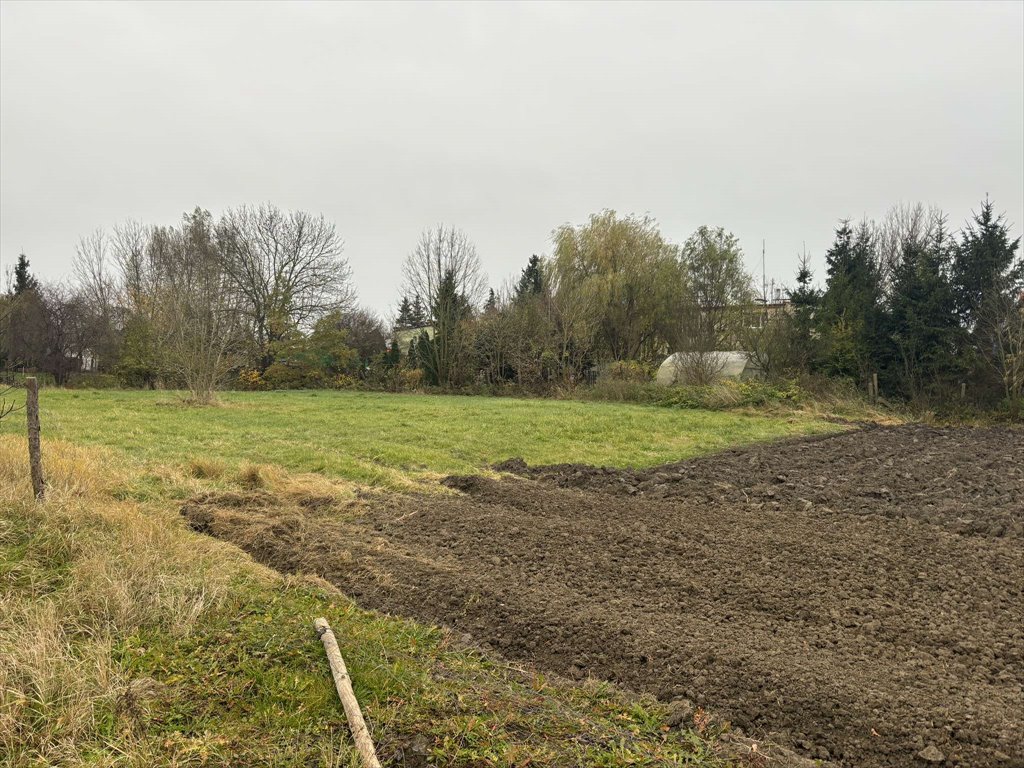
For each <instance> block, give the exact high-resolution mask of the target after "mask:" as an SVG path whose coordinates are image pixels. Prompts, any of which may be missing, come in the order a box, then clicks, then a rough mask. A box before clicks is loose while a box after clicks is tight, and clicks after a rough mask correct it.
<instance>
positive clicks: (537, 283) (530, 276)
mask: <svg viewBox="0 0 1024 768" xmlns="http://www.w3.org/2000/svg"><path fill="white" fill-rule="evenodd" d="M543 288H544V273H543V271H542V266H541V261H540V256H538V255H537V254H534V255H533V256H531V257H530V260H529V261H528V262H527V263H526V266H525V267H524V268H523V271H522V273H521V274H520V275H519V282H518V283H516V298H517V299H522V298H525V297H527V296H535V295H537V294H538V293H540V292H541V291H542V290H543Z"/></svg>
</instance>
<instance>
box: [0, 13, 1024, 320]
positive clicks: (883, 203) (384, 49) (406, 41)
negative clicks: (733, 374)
mask: <svg viewBox="0 0 1024 768" xmlns="http://www.w3.org/2000/svg"><path fill="white" fill-rule="evenodd" d="M0 28H2V50H0V59H2V60H0V174H2V179H0V259H2V261H3V264H4V265H9V264H10V263H11V262H12V261H13V260H14V258H16V256H17V253H18V252H19V251H20V250H22V249H24V251H25V252H26V253H27V254H28V256H29V258H30V259H31V260H32V264H33V267H35V268H36V270H37V271H38V272H39V273H40V274H41V275H43V276H44V277H46V278H51V279H57V278H60V277H61V276H63V275H65V274H66V273H67V270H68V269H69V266H70V262H71V258H72V254H73V250H74V245H75V242H76V241H77V239H78V237H79V236H80V235H83V234H86V233H88V232H90V231H91V230H93V229H95V228H96V227H99V226H103V227H110V226H111V225H113V224H115V223H118V222H120V221H123V220H124V219H126V218H137V219H142V220H144V221H147V222H151V223H173V222H174V221H176V220H177V219H178V217H179V216H180V215H181V213H182V212H183V211H185V210H189V209H191V208H193V207H194V206H196V205H201V206H203V207H205V208H209V209H210V210H211V211H213V212H215V213H216V212H219V211H220V210H222V209H223V208H225V207H228V206H233V205H237V204H240V203H252V202H261V201H267V200H269V201H272V202H274V203H276V204H278V205H280V206H281V207H285V208H304V209H308V210H310V211H314V212H320V213H323V214H325V215H326V216H327V217H328V218H330V219H332V220H333V221H335V222H336V223H337V225H338V228H339V230H340V231H341V233H342V234H343V236H344V238H345V242H346V255H347V256H348V258H349V260H350V262H351V265H352V267H353V269H354V272H355V279H356V283H357V287H358V290H359V294H360V297H361V299H362V301H363V302H364V303H366V304H367V305H369V306H371V307H374V308H376V309H378V310H383V309H387V308H389V307H390V306H392V305H393V303H394V302H395V300H396V298H397V293H398V287H397V284H398V282H399V269H400V265H401V262H402V260H403V258H404V257H405V255H406V254H407V253H408V251H409V250H410V249H411V248H412V247H413V245H414V243H415V241H416V239H417V237H418V234H419V232H420V231H421V230H422V229H423V228H424V227H426V226H429V225H431V224H434V223H437V222H442V221H443V222H447V223H450V224H454V225H456V226H459V227H461V228H462V229H464V230H465V231H466V232H467V233H468V234H469V236H470V237H471V238H472V239H473V240H474V242H475V243H476V245H477V248H478V251H479V253H480V255H481V257H482V260H483V262H484V266H485V268H486V270H487V272H488V274H489V275H490V277H491V283H492V285H500V284H501V283H502V282H503V281H504V280H505V279H506V278H507V277H508V276H509V275H510V274H511V273H513V272H517V271H518V270H519V269H520V268H521V267H522V266H523V264H524V263H525V261H526V259H527V258H528V257H529V256H530V254H531V253H545V252H548V251H549V250H550V244H549V237H550V233H551V230H552V229H553V228H554V227H556V226H558V225H559V224H561V223H563V222H566V221H570V222H582V221H585V220H586V218H587V216H588V215H589V214H590V213H592V212H595V211H598V210H600V209H602V208H614V209H616V210H618V211H620V212H624V213H628V212H636V213H650V214H651V215H652V216H654V217H655V218H657V219H658V221H659V222H660V223H661V227H662V230H663V232H664V233H665V234H666V235H667V236H668V237H669V238H670V239H672V240H675V241H678V242H681V241H682V240H683V239H685V238H686V237H687V235H689V234H690V232H692V231H693V230H694V229H695V228H696V227H698V226H699V225H701V224H712V225H722V226H725V227H727V228H729V229H731V230H733V231H734V232H735V233H736V234H737V235H738V236H739V238H740V240H741V243H742V245H743V246H744V249H745V251H746V254H747V261H748V265H749V266H750V267H751V268H752V269H754V268H756V269H757V270H758V271H759V268H760V264H759V262H760V251H761V240H762V238H764V239H765V240H766V241H767V253H768V255H767V262H768V272H769V275H770V276H772V275H774V276H776V277H778V278H780V279H786V280H788V279H789V278H790V276H791V274H792V272H793V267H794V261H795V256H796V254H797V253H798V252H799V251H800V250H801V248H802V246H803V243H804V242H806V244H807V248H808V250H809V251H810V252H811V253H812V254H813V256H814V262H815V264H816V265H818V266H819V269H820V265H821V264H822V263H823V254H824V250H825V248H826V247H827V246H828V244H829V242H830V241H831V235H832V228H833V227H834V225H835V222H836V221H837V220H838V219H839V218H841V217H847V216H849V217H855V218H859V217H861V216H864V215H867V216H870V217H876V218H877V217H880V216H882V215H883V214H884V212H885V210H886V209H887V208H888V207H889V206H890V205H891V204H893V203H897V202H900V201H905V202H909V201H921V202H924V203H929V204H935V205H938V206H940V207H941V208H943V209H944V210H945V211H946V212H947V213H948V214H949V215H950V217H951V223H953V224H954V225H959V224H960V223H961V222H962V220H963V219H964V218H965V217H966V216H967V215H969V213H970V211H971V209H972V208H976V207H977V205H978V202H979V200H980V199H982V198H983V197H984V196H985V194H986V193H988V194H990V195H991V196H992V197H993V199H994V200H995V202H996V204H997V206H998V207H999V208H1000V209H1001V210H1003V211H1005V212H1006V214H1007V217H1008V218H1009V219H1010V220H1011V221H1012V222H1013V223H1014V224H1015V225H1016V227H1015V229H1016V231H1017V232H1018V233H1019V232H1020V230H1021V225H1022V224H1024V52H1022V50H1024V4H1022V3H1020V2H1012V3H1001V4H985V3H965V4H957V3H935V4H930V3H924V2H915V3H907V4H897V3H878V4H867V3H860V4H825V3H820V4H818V3H815V4H785V3H779V4H773V3H767V2H763V3H756V4H740V3H727V4H725V3H723V4H715V5H705V4H697V3H685V4H669V3H658V4H643V3H630V4H613V3H600V4H596V3H595V4H587V3H570V4H555V3H552V4H546V3H529V4H513V3H507V4H505V3H477V4H470V3H453V4H426V3H421V4H373V5H369V4H367V5H362V4H354V3H345V4H342V3H337V4H335V3H327V2H316V3H303V4H300V3H281V4H274V3H269V2H265V3H252V4H246V3H242V2H232V3H224V4H210V3H198V2H191V3H188V2H182V3H175V4H158V3H154V2H146V3H127V2H119V3H110V4H97V3H89V2H74V3H67V4H65V3H57V2H39V3H23V2H13V1H12V0H4V1H3V2H2V3H0ZM819 277H820V275H819Z"/></svg>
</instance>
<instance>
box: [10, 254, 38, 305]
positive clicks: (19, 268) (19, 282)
mask: <svg viewBox="0 0 1024 768" xmlns="http://www.w3.org/2000/svg"><path fill="white" fill-rule="evenodd" d="M38 287H39V281H38V280H36V279H35V278H34V277H33V276H32V274H31V273H30V272H29V271H28V257H27V256H26V255H25V254H24V253H22V254H19V255H18V263H17V264H16V265H15V267H14V295H15V296H20V295H21V294H23V293H24V292H25V291H34V290H36V289H37V288H38Z"/></svg>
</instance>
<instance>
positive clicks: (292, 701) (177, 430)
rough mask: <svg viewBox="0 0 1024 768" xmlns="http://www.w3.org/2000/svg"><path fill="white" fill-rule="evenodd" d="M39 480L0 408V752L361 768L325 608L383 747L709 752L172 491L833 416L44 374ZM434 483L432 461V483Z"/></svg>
mask: <svg viewBox="0 0 1024 768" xmlns="http://www.w3.org/2000/svg"><path fill="white" fill-rule="evenodd" d="M41 400H42V422H43V431H44V436H45V439H44V446H43V447H44V464H45V469H46V472H47V475H48V481H49V484H50V486H49V495H48V498H47V500H46V502H45V503H43V504H37V503H34V502H33V501H31V499H30V490H29V486H28V480H27V477H28V468H27V459H26V456H25V442H24V437H23V430H24V419H23V417H20V418H19V417H11V418H9V419H6V420H5V421H4V423H3V425H2V429H0V764H2V765H12V766H19V767H20V766H49V765H69V766H73V765H83V766H84V765H89V766H153V765H174V766H193V765H195V766H200V765H225V766H227V765H231V766H263V765H276V766H309V765H325V766H354V765H355V764H356V762H355V759H356V758H355V754H354V751H353V750H352V749H351V747H350V746H349V744H350V742H349V737H348V734H347V731H346V729H345V725H344V719H343V716H342V714H341V710H340V706H339V704H338V702H337V700H336V697H335V695H334V692H333V688H332V686H331V684H330V678H329V673H328V670H327V668H326V661H325V659H324V656H323V650H322V648H321V647H320V645H319V643H318V641H317V640H316V638H315V636H314V634H313V632H312V620H313V618H315V617H316V616H318V615H325V616H327V617H328V618H329V620H330V621H331V623H332V625H333V626H334V627H335V631H336V633H337V634H338V636H339V642H340V644H341V647H342V651H343V653H344V654H345V656H346V658H347V660H348V662H349V667H350V670H351V672H352V674H353V677H354V680H355V686H356V691H357V694H358V696H359V697H360V700H361V702H362V704H363V707H364V711H365V714H366V717H367V720H368V721H369V722H370V724H371V727H372V729H373V732H374V735H375V738H376V739H377V741H378V745H379V748H380V751H381V754H382V756H383V757H384V758H385V762H386V764H389V765H428V764H429V765H437V766H474V767H475V766H525V765H531V766H564V765H578V766H627V765H650V766H676V765H692V766H704V767H707V766H717V765H721V764H723V759H722V757H721V754H720V753H719V748H718V747H717V746H716V744H717V743H718V742H716V740H715V736H714V733H713V732H709V731H704V732H700V733H698V732H695V731H694V730H679V729H676V728H672V729H670V728H669V727H668V726H666V725H665V716H666V712H665V709H664V707H663V706H662V705H660V704H658V703H657V702H655V701H653V700H650V699H643V698H636V697H633V696H629V695H625V694H622V693H620V692H617V691H616V690H614V689H613V688H612V687H610V686H608V685H606V684H603V683H599V682H594V681H591V682H585V683H570V682H567V681H564V680H557V679H548V678H546V677H545V676H544V675H542V674H539V673H537V672H535V671H532V670H529V669H519V668H516V667H514V666H509V665H506V664H504V663H499V662H496V661H494V660H491V659H489V658H487V657H486V656H484V655H481V654H480V653H479V652H476V651H473V650H468V649H464V648H461V647H459V645H458V644H457V643H454V642H453V641H452V638H451V637H450V636H449V635H448V634H447V633H445V632H443V631H440V630H437V629H434V628H431V627H425V626H422V625H417V624H415V623H413V622H410V621H405V620H401V619H397V618H391V617H386V616H380V615H376V614H372V613H369V612H366V611H363V610H360V609H359V608H358V607H357V606H355V605H353V604H352V603H351V602H350V601H349V600H348V599H347V598H345V597H344V596H343V595H341V594H339V593H338V592H337V591H336V590H334V589H333V588H331V587H330V586H329V585H327V584H326V583H325V582H322V581H319V580H316V579H312V578H306V577H301V576H300V577H283V576H281V575H279V574H277V573H274V572H271V571H268V570H266V569H264V568H262V567H261V566H258V565H256V564H254V563H253V562H252V561H250V560H249V559H248V557H247V556H245V555H243V554H242V553H241V552H240V551H239V550H237V549H235V548H234V547H232V546H230V545H227V544H224V543H222V542H219V541H216V540H213V539H211V538H209V537H206V536H203V535H200V534H196V533H193V532H192V531H191V530H189V529H188V528H187V527H186V526H185V525H184V523H183V522H182V519H181V516H180V515H179V514H178V510H179V507H180V505H181V500H182V499H184V498H188V497H192V496H196V495H199V494H204V493H209V492H223V491H225V490H227V491H231V490H234V491H247V490H251V489H252V488H253V486H259V487H260V488H261V489H263V490H265V491H267V492H270V493H273V494H275V495H277V496H279V497H280V498H283V499H286V498H289V497H290V498H292V499H301V498H308V497H309V496H310V495H311V494H315V495H316V496H317V497H318V498H322V497H323V496H324V495H328V496H333V497H336V498H338V499H339V501H342V500H350V499H352V498H353V496H354V493H355V490H356V489H357V485H356V484H360V485H372V486H377V487H378V488H379V489H380V492H390V489H395V488H409V487H412V486H420V487H426V486H423V482H424V481H426V480H429V479H431V478H434V477H436V476H437V475H438V474H439V473H445V472H453V471H455V472H472V471H477V470H481V469H483V468H485V467H486V465H488V464H489V463H491V462H494V461H498V460H501V459H505V458H508V457H510V456H523V457H524V458H526V460H527V461H530V462H533V463H543V462H560V461H584V462H591V463H607V464H616V465H649V464H655V463H658V462H662V461H668V460H672V459H678V458H682V457H685V456H691V455H695V454H698V453H703V452H707V451H710V450H715V449H719V448H724V447H728V446H732V445H737V444H743V443H749V442H752V441H756V440H764V439H769V438H777V437H782V436H788V435H795V434H807V433H813V432H821V431H828V430H833V429H836V427H835V426H834V425H831V424H828V423H825V422H822V421H815V420H813V419H810V418H807V417H803V416H799V415H794V416H792V417H777V416H773V417H760V416H757V415H754V414H735V413H710V412H699V411H671V410H667V409H657V408H645V407H638V406H624V405H604V404H587V403H574V402H557V401H540V400H510V399H500V400H499V399H484V398H464V397H437V396H388V395H370V394H357V393H338V392H332V393H326V392H318V393H309V392H293V393H287V394H282V393H252V394H228V395H225V396H224V398H223V404H222V405H221V406H218V407H212V408H189V407H185V406H183V405H182V404H181V403H180V402H179V401H178V400H176V399H175V396H174V395H173V394H170V393H145V392H90V391H83V392H71V391H61V390H53V389H48V390H44V391H43V393H42V396H41ZM431 485H432V484H431Z"/></svg>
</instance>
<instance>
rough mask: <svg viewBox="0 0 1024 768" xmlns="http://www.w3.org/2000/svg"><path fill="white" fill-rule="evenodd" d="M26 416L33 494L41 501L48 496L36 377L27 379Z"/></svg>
mask: <svg viewBox="0 0 1024 768" xmlns="http://www.w3.org/2000/svg"><path fill="white" fill-rule="evenodd" d="M25 392H26V396H25V415H26V417H27V421H28V465H29V471H31V473H32V493H33V494H35V497H36V498H37V499H39V500H42V499H43V497H44V496H45V495H46V481H45V480H44V479H43V458H42V455H41V453H40V450H39V382H38V381H36V378H35V376H29V377H26V379H25Z"/></svg>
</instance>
